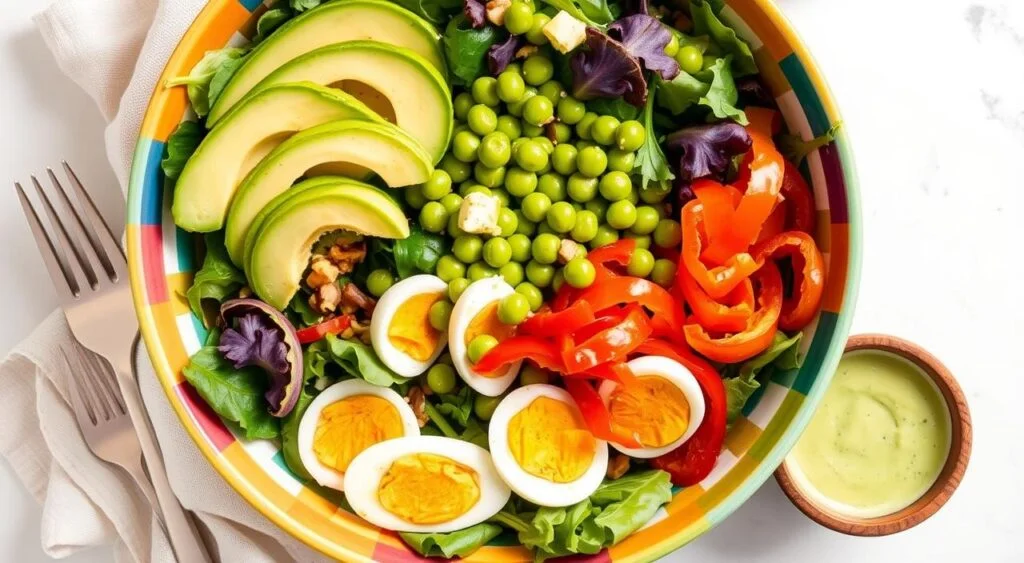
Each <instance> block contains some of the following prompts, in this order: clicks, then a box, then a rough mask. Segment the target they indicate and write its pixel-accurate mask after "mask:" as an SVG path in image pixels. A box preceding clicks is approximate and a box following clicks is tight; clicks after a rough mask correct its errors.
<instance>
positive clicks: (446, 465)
mask: <svg viewBox="0 0 1024 563" xmlns="http://www.w3.org/2000/svg"><path fill="white" fill-rule="evenodd" d="M377 500H379V501H380V504H381V506H383V507H384V509H385V510H387V511H388V512H390V513H392V514H394V515H395V516H398V517H399V518H401V519H403V520H405V521H406V522H411V523H413V524H438V523H441V522H448V521H450V520H453V519H455V518H457V517H459V516H461V515H463V514H465V513H466V512H468V511H469V509H470V508H473V505H475V504H476V502H477V501H478V500H480V478H479V477H478V476H477V474H476V471H473V470H472V469H471V468H469V467H466V466H465V465H462V464H461V463H458V462H456V461H455V460H453V459H451V458H447V457H444V456H440V455H435V454H427V453H417V454H409V455H405V456H402V457H400V458H398V459H396V460H395V461H394V462H393V463H392V464H391V467H390V468H388V471H387V473H385V474H384V476H383V477H382V478H381V480H380V484H379V485H378V486H377Z"/></svg>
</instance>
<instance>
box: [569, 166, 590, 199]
mask: <svg viewBox="0 0 1024 563" xmlns="http://www.w3.org/2000/svg"><path fill="white" fill-rule="evenodd" d="M566 191H567V192H568V194H569V197H570V198H572V200H573V201H578V202H580V203H586V202H588V201H590V200H592V199H594V197H595V196H596V195H597V178H591V177H588V176H584V175H583V174H580V173H579V172H576V173H575V174H573V175H572V176H569V181H568V182H566Z"/></svg>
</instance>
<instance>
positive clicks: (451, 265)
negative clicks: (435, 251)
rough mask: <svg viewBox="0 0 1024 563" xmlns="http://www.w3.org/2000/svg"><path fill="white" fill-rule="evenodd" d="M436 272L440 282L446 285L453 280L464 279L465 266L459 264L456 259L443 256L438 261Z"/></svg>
mask: <svg viewBox="0 0 1024 563" xmlns="http://www.w3.org/2000/svg"><path fill="white" fill-rule="evenodd" d="M436 272H437V277H439V278H441V281H443V282H445V283H447V282H450V281H452V280H454V279H458V278H462V277H465V276H466V266H465V264H463V263H462V262H460V261H459V259H458V258H456V257H454V256H452V255H450V254H445V255H444V256H442V257H441V258H439V259H438V261H437V266H436Z"/></svg>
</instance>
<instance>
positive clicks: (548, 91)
mask: <svg viewBox="0 0 1024 563" xmlns="http://www.w3.org/2000/svg"><path fill="white" fill-rule="evenodd" d="M537 93H538V94H540V95H541V96H544V97H545V98H547V99H549V100H551V103H552V104H557V103H558V102H560V101H561V100H562V98H564V97H565V88H563V87H562V83H561V82H559V81H557V80H548V81H547V82H545V83H544V84H541V85H540V88H538V89H537Z"/></svg>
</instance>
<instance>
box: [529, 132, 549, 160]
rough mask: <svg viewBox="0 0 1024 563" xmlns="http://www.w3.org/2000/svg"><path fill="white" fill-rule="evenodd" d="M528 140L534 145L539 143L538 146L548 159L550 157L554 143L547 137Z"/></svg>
mask: <svg viewBox="0 0 1024 563" xmlns="http://www.w3.org/2000/svg"><path fill="white" fill-rule="evenodd" d="M530 140H531V141H533V142H535V143H540V146H542V147H544V152H546V153H548V156H549V157H550V156H551V153H553V152H555V143H553V142H552V141H551V139H549V138H547V137H543V136H541V137H533V138H532V139H530Z"/></svg>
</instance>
